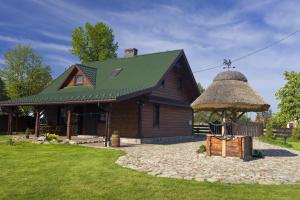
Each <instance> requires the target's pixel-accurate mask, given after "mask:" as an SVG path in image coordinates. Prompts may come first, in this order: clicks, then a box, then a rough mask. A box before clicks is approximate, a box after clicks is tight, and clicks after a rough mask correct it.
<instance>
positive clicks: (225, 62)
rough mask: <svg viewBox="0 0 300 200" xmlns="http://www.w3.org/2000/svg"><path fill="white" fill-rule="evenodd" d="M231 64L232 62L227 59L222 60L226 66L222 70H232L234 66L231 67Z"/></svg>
mask: <svg viewBox="0 0 300 200" xmlns="http://www.w3.org/2000/svg"><path fill="white" fill-rule="evenodd" d="M231 64H232V62H231V60H230V59H228V60H227V59H224V61H223V65H226V66H224V67H223V69H227V70H228V71H229V70H230V68H232V69H234V68H235V66H231Z"/></svg>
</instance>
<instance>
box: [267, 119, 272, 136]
mask: <svg viewBox="0 0 300 200" xmlns="http://www.w3.org/2000/svg"><path fill="white" fill-rule="evenodd" d="M266 129H267V131H266V134H265V135H266V136H267V137H269V138H271V137H272V136H273V123H272V120H268V122H267V127H266Z"/></svg>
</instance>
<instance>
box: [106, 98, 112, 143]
mask: <svg viewBox="0 0 300 200" xmlns="http://www.w3.org/2000/svg"><path fill="white" fill-rule="evenodd" d="M111 112H112V104H109V106H108V108H107V109H106V120H105V146H106V147H107V146H109V143H110V126H111Z"/></svg>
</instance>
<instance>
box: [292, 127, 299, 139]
mask: <svg viewBox="0 0 300 200" xmlns="http://www.w3.org/2000/svg"><path fill="white" fill-rule="evenodd" d="M291 138H292V139H293V140H294V141H300V127H299V126H298V127H295V128H293V130H292V137H291Z"/></svg>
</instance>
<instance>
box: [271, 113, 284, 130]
mask: <svg viewBox="0 0 300 200" xmlns="http://www.w3.org/2000/svg"><path fill="white" fill-rule="evenodd" d="M271 120H272V123H273V127H274V128H285V127H286V122H285V120H284V119H283V117H281V114H280V113H276V114H274V115H273V116H272V118H271Z"/></svg>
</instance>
